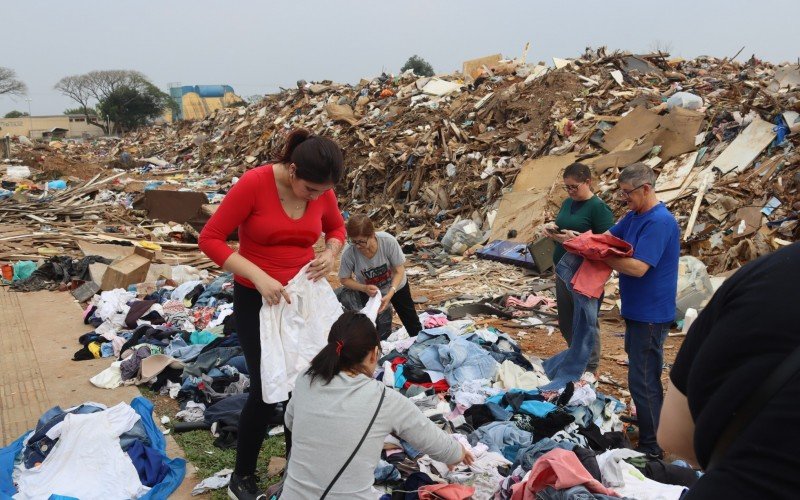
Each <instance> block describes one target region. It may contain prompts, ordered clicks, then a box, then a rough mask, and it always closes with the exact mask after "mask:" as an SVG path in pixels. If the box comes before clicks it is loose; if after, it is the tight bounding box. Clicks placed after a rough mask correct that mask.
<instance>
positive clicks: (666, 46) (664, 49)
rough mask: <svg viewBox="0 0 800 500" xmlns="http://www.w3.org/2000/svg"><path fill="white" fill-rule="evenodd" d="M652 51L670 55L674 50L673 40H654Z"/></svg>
mask: <svg viewBox="0 0 800 500" xmlns="http://www.w3.org/2000/svg"><path fill="white" fill-rule="evenodd" d="M650 51H651V52H655V53H657V54H663V55H664V56H668V55H670V53H671V52H672V42H670V41H669V40H653V41H652V42H651V43H650Z"/></svg>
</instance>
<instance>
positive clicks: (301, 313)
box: [259, 265, 343, 403]
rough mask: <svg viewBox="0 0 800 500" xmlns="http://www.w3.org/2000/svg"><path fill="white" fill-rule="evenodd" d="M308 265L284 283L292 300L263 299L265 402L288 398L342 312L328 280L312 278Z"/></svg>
mask: <svg viewBox="0 0 800 500" xmlns="http://www.w3.org/2000/svg"><path fill="white" fill-rule="evenodd" d="M306 269H308V265H306V266H305V267H303V269H301V270H300V272H299V273H297V275H296V276H295V277H294V278H292V279H291V280H290V281H289V283H288V284H287V285H286V287H285V290H286V293H287V294H288V295H289V297H290V298H291V301H292V303H291V304H287V303H286V301H285V300H281V301H280V303H279V304H277V305H273V306H271V305H268V304H267V303H266V301H263V299H262V301H263V305H262V306H261V311H260V312H259V321H260V324H261V325H260V330H261V396H262V398H263V400H264V402H266V403H279V402H282V401H286V400H287V399H289V393H290V392H292V390H293V389H294V384H295V380H296V379H297V375H298V374H300V372H302V371H303V370H305V369H306V368H307V367H308V364H309V363H310V362H311V360H312V359H313V358H314V356H316V355H317V353H319V351H321V350H322V348H323V347H325V345H326V344H327V343H328V334H329V333H330V329H331V325H333V323H334V322H335V321H336V320H337V319H339V316H341V315H342V312H343V310H342V305H341V304H340V303H339V300H338V299H337V298H336V294H335V293H334V292H333V288H331V285H330V284H329V283H328V280H324V279H321V280H318V281H311V280H310V279H308V276H307V275H306Z"/></svg>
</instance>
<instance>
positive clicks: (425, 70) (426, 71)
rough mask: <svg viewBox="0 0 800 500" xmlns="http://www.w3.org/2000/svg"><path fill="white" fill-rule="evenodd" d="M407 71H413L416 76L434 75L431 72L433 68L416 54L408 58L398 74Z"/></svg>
mask: <svg viewBox="0 0 800 500" xmlns="http://www.w3.org/2000/svg"><path fill="white" fill-rule="evenodd" d="M409 69H411V70H414V74H415V75H417V76H433V75H435V74H436V73H435V72H434V71H433V66H431V65H430V63H429V62H428V61H426V60H425V59H423V58H421V57H420V56H418V55H416V54H414V55H413V56H411V57H409V58H408V61H406V63H405V64H404V65H403V67H402V68H400V72H401V73H403V72H405V71H408V70H409Z"/></svg>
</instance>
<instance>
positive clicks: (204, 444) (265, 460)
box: [139, 385, 286, 500]
mask: <svg viewBox="0 0 800 500" xmlns="http://www.w3.org/2000/svg"><path fill="white" fill-rule="evenodd" d="M139 391H140V392H141V393H142V395H143V396H144V397H146V398H147V399H149V400H150V401H152V402H153V405H154V407H155V408H154V411H153V413H154V417H155V419H156V420H159V419H160V418H161V416H162V415H166V416H168V417H169V418H170V419H172V420H173V421H174V420H175V413H177V412H178V411H179V410H180V406H179V405H178V402H177V401H175V400H174V399H171V398H168V397H165V396H160V395H159V394H158V393H157V392H155V391H153V390H151V389H150V388H149V387H146V386H143V385H140V386H139ZM168 427H171V424H168ZM171 434H172V436H173V437H174V438H175V442H177V443H178V445H180V447H181V448H183V452H184V453H185V454H186V459H187V460H188V461H189V462H191V463H192V464H193V465H194V466H195V467H196V468H197V475H198V477H199V478H200V479H201V480H202V479H205V478H207V477H211V476H213V475H214V473H216V472H218V471H220V470H222V469H233V467H234V465H235V464H236V449H230V450H222V449H220V448H217V447H216V446H214V439H215V438H214V436H213V435H212V434H211V432H210V431H207V430H196V431H191V432H183V433H176V432H173V433H171ZM285 456H286V444H285V443H284V439H283V436H275V437H269V436H268V437H267V439H265V440H264V445H263V446H262V447H261V453H259V455H258V468H257V470H256V474H258V476H259V477H260V478H261V479H262V481H261V488H262V489H263V490H265V491H266V489H267V488H268V487H269V486H270V485H272V484H273V483H276V482H277V481H278V480H279V479H280V476H276V477H274V478H272V479H267V465H269V459H270V458H272V457H285ZM227 498H228V489H227V488H223V489H219V490H214V491H212V492H211V499H212V500H226V499H227Z"/></svg>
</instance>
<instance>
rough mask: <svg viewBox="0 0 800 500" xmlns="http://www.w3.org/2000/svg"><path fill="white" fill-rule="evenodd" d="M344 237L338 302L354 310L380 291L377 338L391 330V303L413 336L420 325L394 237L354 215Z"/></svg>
mask: <svg viewBox="0 0 800 500" xmlns="http://www.w3.org/2000/svg"><path fill="white" fill-rule="evenodd" d="M347 238H348V242H349V244H348V245H347V246H346V247H345V249H344V251H343V252H342V262H341V267H340V268H339V279H340V280H341V282H342V286H343V287H342V288H340V289H338V290H337V291H336V295H337V297H339V301H340V302H341V303H342V305H344V306H345V307H346V308H347V309H352V310H356V311H357V310H360V309H361V308H362V307H364V305H365V304H366V303H367V300H369V297H373V296H375V294H376V293H378V291H380V292H381V295H382V296H383V299H382V300H381V308H380V311H379V314H378V321H377V326H378V333H380V335H381V338H386V337H388V336H389V334H390V333H391V328H392V306H393V307H394V309H395V310H397V316H398V317H399V318H400V321H401V322H402V323H403V326H405V328H406V331H407V332H408V334H409V335H411V336H412V337H413V336H415V335H417V334H418V333H419V331H420V330H422V325H421V324H420V322H419V316H417V311H416V310H415V309H414V300H413V299H412V298H411V288H410V287H409V285H408V279H407V278H406V268H405V262H406V258H405V256H404V255H403V250H402V249H401V248H400V244H399V243H398V242H397V240H396V239H395V237H394V236H392V235H391V234H389V233H385V232H383V231H379V232H375V227H374V226H373V225H372V221H371V220H370V219H369V217H367V216H365V215H354V216H352V217H350V218H349V219H348V220H347Z"/></svg>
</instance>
